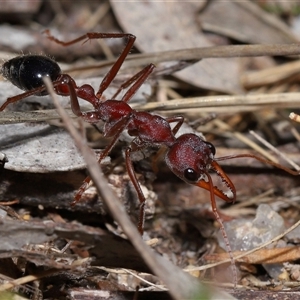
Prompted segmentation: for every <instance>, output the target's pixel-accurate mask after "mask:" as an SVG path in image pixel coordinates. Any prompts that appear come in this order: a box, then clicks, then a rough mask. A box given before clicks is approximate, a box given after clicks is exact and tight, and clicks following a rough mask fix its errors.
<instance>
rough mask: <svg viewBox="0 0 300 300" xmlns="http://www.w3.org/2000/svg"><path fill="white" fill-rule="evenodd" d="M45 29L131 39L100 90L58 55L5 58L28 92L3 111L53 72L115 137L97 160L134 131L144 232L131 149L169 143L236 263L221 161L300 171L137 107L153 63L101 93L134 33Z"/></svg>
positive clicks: (170, 157) (74, 103) (10, 75)
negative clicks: (225, 216) (245, 160)
mask: <svg viewBox="0 0 300 300" xmlns="http://www.w3.org/2000/svg"><path fill="white" fill-rule="evenodd" d="M46 34H47V35H48V38H49V39H50V40H52V41H54V42H56V43H58V44H61V45H63V46H69V45H72V44H75V43H78V42H80V41H83V42H87V41H88V40H92V39H105V38H126V39H127V43H126V45H125V48H124V49H123V51H122V53H121V55H120V56H119V57H118V59H117V60H116V62H115V63H114V64H113V66H112V67H111V69H110V70H109V72H108V73H107V74H106V76H105V77H104V79H103V80H102V82H101V83H100V85H99V89H98V91H97V92H95V91H94V89H93V87H92V86H90V85H89V84H84V85H82V86H80V87H78V86H77V85H76V83H75V81H74V79H73V78H72V77H71V76H69V75H68V74H62V72H61V70H60V67H59V66H58V64H57V63H56V62H55V61H54V60H52V59H50V58H48V57H45V56H41V55H24V56H19V57H16V58H13V59H11V60H9V61H7V62H5V63H4V64H3V66H2V70H1V73H2V75H3V76H4V77H6V78H7V79H8V80H9V81H11V82H12V83H13V84H14V85H16V86H18V87H19V88H20V89H22V90H24V91H25V92H24V93H22V94H19V95H16V96H14V97H11V98H8V99H7V101H6V102H5V103H4V104H2V106H1V107H0V111H3V110H4V109H5V107H6V106H7V105H8V104H10V103H14V102H17V101H19V100H21V99H24V98H26V97H28V96H30V95H45V94H47V92H46V88H45V85H44V83H43V80H42V78H43V76H49V77H50V78H51V80H52V83H53V86H54V90H55V92H56V93H57V94H58V95H62V96H69V97H70V101H71V108H72V111H73V113H74V114H75V115H76V116H78V117H81V118H82V119H83V120H84V121H86V122H89V123H91V124H95V123H97V122H98V121H100V120H102V121H103V122H104V123H105V125H104V129H103V133H104V136H106V137H111V138H112V141H111V142H110V144H109V145H108V146H107V147H106V148H105V149H104V150H103V152H102V153H101V155H100V157H99V160H98V161H99V163H100V162H101V161H102V160H103V159H104V158H105V157H106V156H107V155H108V154H109V153H110V151H111V150H112V148H113V147H114V146H115V144H116V143H117V141H118V139H119V137H120V135H121V133H122V132H123V131H124V130H127V131H128V133H129V135H131V136H132V137H134V139H133V141H132V142H131V143H130V145H129V146H128V147H127V148H126V149H125V163H126V168H127V172H128V174H129V177H130V179H131V181H132V183H133V186H134V188H135V190H136V192H137V195H138V199H139V201H140V208H139V222H138V230H139V232H140V233H141V234H143V228H144V219H145V216H144V213H145V212H144V206H145V201H146V199H145V197H144V194H143V192H142V189H141V187H140V184H139V182H138V180H137V178H136V175H135V172H134V168H133V164H132V161H131V154H132V153H133V152H136V151H140V150H142V149H144V148H146V147H149V146H157V147H163V146H165V147H166V148H167V152H166V154H165V161H166V163H167V165H168V167H169V168H170V169H171V171H172V172H173V173H174V174H175V175H177V176H178V177H179V178H181V179H182V180H183V181H185V182H187V183H189V184H193V185H196V186H198V187H201V188H204V189H206V190H208V191H210V201H211V206H212V211H213V213H214V216H215V218H216V220H217V221H218V222H219V224H220V228H221V231H222V233H223V237H224V240H225V243H226V247H227V250H228V252H229V255H230V258H231V261H232V262H234V259H233V256H232V253H231V248H230V245H229V241H228V237H227V234H226V232H225V228H224V225H223V222H222V220H221V217H220V215H219V213H218V210H217V205H216V200H215V196H218V197H219V198H221V199H223V200H224V201H226V202H231V203H232V202H234V201H235V200H236V189H235V186H234V184H233V183H232V181H231V180H230V178H229V177H228V176H227V174H226V173H225V172H224V171H223V170H222V168H221V166H220V165H219V164H218V161H222V160H227V159H233V158H242V157H251V158H254V159H256V160H258V161H260V162H262V163H265V164H268V165H271V166H274V167H277V168H279V169H282V170H284V171H286V172H288V173H290V174H292V175H299V172H297V171H293V170H290V169H288V168H286V167H284V166H282V165H280V164H277V163H274V162H272V161H269V160H266V159H263V158H261V157H259V156H256V155H253V154H239V155H231V156H225V157H218V158H216V157H215V154H216V149H215V147H214V146H213V145H212V144H211V143H210V142H207V141H205V140H203V139H202V138H200V137H199V136H198V135H196V134H193V133H187V134H183V135H181V136H179V137H176V133H177V132H178V130H179V128H180V127H181V125H182V124H183V122H184V118H183V117H182V116H175V117H170V118H163V117H161V116H158V115H154V114H151V113H148V112H139V111H137V110H134V109H132V108H131V107H130V105H129V104H128V102H129V101H130V99H131V98H132V97H133V95H134V94H135V93H136V92H137V90H138V89H139V88H140V86H141V85H142V84H143V83H144V82H145V81H146V79H147V78H148V77H149V76H150V74H151V73H152V72H153V70H154V68H155V66H154V65H153V64H149V65H148V66H146V67H145V68H144V69H142V70H141V71H140V72H138V73H137V74H135V75H134V76H133V77H132V78H130V79H129V80H128V81H126V82H125V83H123V84H122V85H121V87H120V88H119V89H118V90H117V92H116V93H115V94H114V96H113V97H112V99H110V100H102V98H101V97H102V95H103V92H104V91H105V90H106V89H107V88H108V87H109V85H110V84H111V82H112V81H113V80H114V78H115V77H116V75H117V73H118V71H119V69H120V68H121V66H122V64H123V62H124V60H125V58H126V57H127V55H128V54H129V52H130V50H131V48H132V46H133V43H134V41H135V36H133V35H132V34H123V33H112V34H106V33H87V34H85V35H82V36H80V37H78V38H77V39H74V40H71V41H69V42H63V41H60V40H58V39H56V38H55V37H53V36H52V35H50V33H49V31H46ZM125 88H128V89H127V91H126V93H125V94H124V95H123V96H122V98H121V100H116V98H117V96H118V95H119V93H120V92H121V91H122V90H123V89H125ZM78 98H81V99H83V100H85V101H88V102H89V103H91V104H92V105H93V107H94V110H92V111H87V112H83V111H81V109H80V106H79V102H78ZM170 123H175V126H174V127H173V129H172V128H171V126H170ZM211 170H212V171H215V172H216V173H217V175H218V176H219V177H220V178H221V180H222V181H223V183H224V184H225V186H226V187H227V188H228V191H227V192H225V191H222V190H221V189H219V188H218V187H217V186H214V184H213V181H212V178H211V176H210V174H209V172H210V171H211ZM90 180H91V179H90V177H87V178H86V179H85V180H84V182H83V184H82V186H81V187H80V188H79V190H78V191H77V193H76V194H75V197H74V201H73V202H72V204H73V205H75V204H76V203H77V202H78V201H80V199H81V197H82V194H83V193H84V191H85V190H86V189H87V187H88V185H89V182H90Z"/></svg>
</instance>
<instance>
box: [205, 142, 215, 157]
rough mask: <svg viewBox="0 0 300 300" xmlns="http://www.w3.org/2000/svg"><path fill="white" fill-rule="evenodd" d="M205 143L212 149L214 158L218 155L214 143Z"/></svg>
mask: <svg viewBox="0 0 300 300" xmlns="http://www.w3.org/2000/svg"><path fill="white" fill-rule="evenodd" d="M205 143H206V145H207V146H208V147H209V148H210V151H211V153H212V154H213V156H215V155H216V148H215V146H214V145H213V144H212V143H210V142H205Z"/></svg>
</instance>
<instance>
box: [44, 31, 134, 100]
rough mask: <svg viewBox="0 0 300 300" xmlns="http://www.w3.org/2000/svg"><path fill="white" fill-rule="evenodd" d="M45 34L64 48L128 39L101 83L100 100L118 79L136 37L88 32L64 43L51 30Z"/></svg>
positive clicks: (125, 34)
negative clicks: (113, 39) (82, 42)
mask: <svg viewBox="0 0 300 300" xmlns="http://www.w3.org/2000/svg"><path fill="white" fill-rule="evenodd" d="M45 33H46V34H47V37H48V38H49V39H50V40H52V41H54V42H56V43H58V44H60V45H63V46H70V45H73V44H76V43H78V42H80V41H84V42H86V41H88V40H93V39H108V38H127V43H126V45H125V48H124V49H123V51H122V52H121V54H120V56H119V57H118V59H117V60H116V62H115V63H114V64H113V65H112V67H111V69H110V70H109V71H108V73H107V74H106V75H105V77H104V78H103V80H102V82H101V83H100V86H99V90H98V92H97V93H96V96H97V98H98V99H100V98H101V96H102V94H103V92H104V91H105V90H106V89H107V88H108V86H109V85H110V84H111V82H112V81H113V80H114V78H115V77H116V75H117V73H118V72H119V70H120V68H121V66H122V64H123V62H124V60H125V58H126V57H127V55H128V53H129V52H130V50H131V48H132V46H133V44H134V42H135V39H136V37H135V36H134V35H133V34H130V33H99V32H88V33H86V34H84V35H82V36H80V37H78V38H76V39H74V40H72V41H69V42H63V41H60V40H58V39H57V38H55V37H53V36H52V35H51V34H50V32H49V30H45Z"/></svg>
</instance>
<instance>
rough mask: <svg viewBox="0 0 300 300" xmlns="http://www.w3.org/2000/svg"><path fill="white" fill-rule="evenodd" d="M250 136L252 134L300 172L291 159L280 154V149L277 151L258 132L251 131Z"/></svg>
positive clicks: (299, 168)
mask: <svg viewBox="0 0 300 300" xmlns="http://www.w3.org/2000/svg"><path fill="white" fill-rule="evenodd" d="M249 133H250V134H252V135H253V136H254V137H255V138H256V139H257V140H259V141H260V142H261V143H262V144H264V145H265V146H266V147H267V148H269V149H270V150H272V151H273V152H275V153H276V154H277V155H278V156H280V157H281V158H282V159H284V160H285V161H286V162H288V163H289V164H290V165H291V166H292V167H293V168H294V169H295V170H297V171H300V167H299V166H298V165H297V164H296V163H295V162H293V161H292V160H291V159H289V158H288V157H286V155H284V154H283V153H282V152H280V151H279V150H278V149H276V148H275V147H274V146H273V145H271V144H270V143H269V142H268V141H266V140H265V139H263V138H262V137H261V136H259V135H258V134H257V133H256V132H254V131H253V130H250V131H249Z"/></svg>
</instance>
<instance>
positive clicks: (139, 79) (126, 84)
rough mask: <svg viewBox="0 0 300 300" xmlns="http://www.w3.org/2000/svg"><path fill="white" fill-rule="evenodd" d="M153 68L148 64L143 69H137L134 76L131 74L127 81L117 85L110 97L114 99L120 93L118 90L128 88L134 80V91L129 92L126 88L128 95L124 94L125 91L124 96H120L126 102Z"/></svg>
mask: <svg viewBox="0 0 300 300" xmlns="http://www.w3.org/2000/svg"><path fill="white" fill-rule="evenodd" d="M154 68H155V66H154V65H153V64H149V65H148V66H146V67H145V68H144V69H142V70H141V71H139V72H138V73H136V74H135V75H134V76H132V77H131V78H130V79H128V80H127V81H125V82H124V83H123V84H122V85H121V86H120V87H119V89H118V90H117V91H116V93H115V94H114V95H113V96H112V99H116V97H117V96H118V95H119V94H120V92H121V91H122V90H124V89H126V88H128V87H129V86H130V85H131V84H132V83H134V82H136V83H137V86H135V87H134V92H132V91H131V92H129V91H130V90H128V91H127V93H128V92H129V95H128V96H126V95H127V93H126V94H125V95H124V97H123V98H122V101H124V102H128V101H129V100H130V99H131V98H132V96H133V95H134V93H135V92H136V91H137V90H138V89H139V88H140V86H141V85H142V84H143V83H144V82H145V80H146V79H147V78H148V76H149V75H150V74H151V73H152V71H153V69H154ZM125 96H126V97H125Z"/></svg>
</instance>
